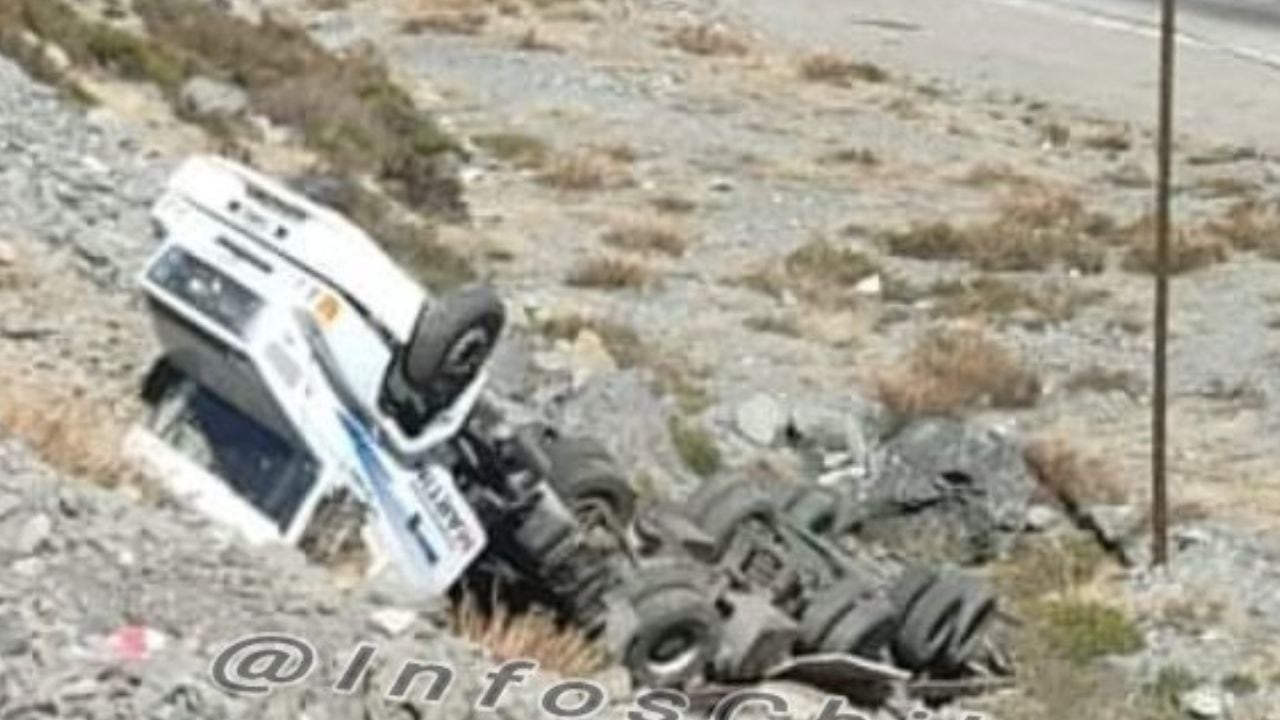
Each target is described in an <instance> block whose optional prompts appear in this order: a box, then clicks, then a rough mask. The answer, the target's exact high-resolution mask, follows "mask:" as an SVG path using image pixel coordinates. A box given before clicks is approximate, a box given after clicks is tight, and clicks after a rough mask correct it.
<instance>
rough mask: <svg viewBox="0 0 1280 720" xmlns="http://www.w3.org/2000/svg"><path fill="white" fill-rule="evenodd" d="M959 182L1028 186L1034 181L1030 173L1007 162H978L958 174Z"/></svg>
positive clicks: (985, 185)
mask: <svg viewBox="0 0 1280 720" xmlns="http://www.w3.org/2000/svg"><path fill="white" fill-rule="evenodd" d="M959 180H960V182H961V183H963V184H965V185H971V186H973V187H993V186H997V185H1005V186H1023V187H1026V186H1029V185H1030V184H1032V183H1034V182H1036V181H1035V180H1034V179H1033V178H1032V177H1031V176H1030V175H1027V174H1026V173H1024V172H1021V171H1019V170H1018V169H1016V168H1014V167H1013V166H1012V165H1010V164H1009V163H991V162H980V163H978V164H976V165H974V166H973V167H971V168H969V170H968V171H967V172H965V174H964V175H962V176H960V178H959Z"/></svg>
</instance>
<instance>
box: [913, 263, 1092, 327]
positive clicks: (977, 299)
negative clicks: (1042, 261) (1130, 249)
mask: <svg viewBox="0 0 1280 720" xmlns="http://www.w3.org/2000/svg"><path fill="white" fill-rule="evenodd" d="M925 294H927V295H928V296H929V297H931V298H933V299H934V301H935V307H934V314H935V315H938V316H942V317H996V316H1002V315H1012V314H1014V313H1018V312H1029V313H1033V314H1035V315H1036V316H1037V317H1039V318H1043V319H1044V320H1047V321H1049V322H1055V323H1058V322H1066V321H1069V320H1071V319H1073V318H1075V316H1076V313H1077V312H1079V311H1080V309H1081V308H1083V307H1086V306H1088V305H1092V304H1094V303H1097V302H1100V301H1102V300H1103V299H1104V298H1105V297H1106V296H1107V292H1106V291H1105V290H1097V291H1094V292H1089V291H1085V290H1081V289H1078V288H1075V287H1063V286H1060V285H1050V286H1048V287H1038V288H1036V289H1034V290H1031V289H1028V288H1026V287H1024V286H1022V285H1020V284H1018V283H1016V282H1013V281H1010V280H1005V279H1003V278H1000V277H996V276H991V275H982V276H980V277H977V278H973V279H970V280H961V281H942V282H939V283H937V284H935V285H934V286H933V287H931V288H929V289H928V290H927V291H926V293H925Z"/></svg>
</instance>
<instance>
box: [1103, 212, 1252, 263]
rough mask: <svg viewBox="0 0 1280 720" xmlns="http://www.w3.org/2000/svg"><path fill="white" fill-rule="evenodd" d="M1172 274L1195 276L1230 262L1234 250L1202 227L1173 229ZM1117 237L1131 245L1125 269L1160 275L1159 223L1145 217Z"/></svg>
mask: <svg viewBox="0 0 1280 720" xmlns="http://www.w3.org/2000/svg"><path fill="white" fill-rule="evenodd" d="M1169 235H1170V236H1169V272H1170V273H1171V274H1174V275H1180V274H1182V273H1188V272H1192V271H1193V270H1200V269H1202V268H1206V267H1209V266H1210V265H1216V264H1218V263H1222V262H1226V260H1227V258H1228V257H1229V256H1230V254H1231V253H1230V247H1229V246H1228V245H1227V243H1226V241H1224V240H1223V239H1222V238H1221V237H1219V236H1218V235H1215V234H1213V233H1211V232H1207V231H1205V229H1204V228H1200V227H1173V228H1171V232H1170V234H1169ZM1116 237H1117V238H1118V239H1120V240H1122V241H1124V242H1125V243H1126V244H1127V245H1128V249H1127V250H1126V251H1125V254H1124V260H1123V261H1122V262H1121V266H1122V267H1123V268H1124V269H1125V270H1129V271H1131V272H1144V273H1154V272H1155V271H1156V262H1157V258H1156V242H1155V220H1154V219H1153V218H1152V217H1151V216H1149V215H1148V216H1145V217H1142V218H1139V219H1138V220H1135V221H1134V222H1132V223H1130V224H1129V225H1128V226H1126V227H1124V228H1121V229H1120V230H1119V231H1118V232H1117V235H1116Z"/></svg>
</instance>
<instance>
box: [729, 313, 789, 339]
mask: <svg viewBox="0 0 1280 720" xmlns="http://www.w3.org/2000/svg"><path fill="white" fill-rule="evenodd" d="M742 324H743V326H744V327H746V328H747V329H748V330H753V331H755V332H759V333H768V334H770V335H780V336H782V337H790V338H798V337H800V336H801V335H803V332H802V331H801V329H800V323H799V321H797V320H796V318H794V317H792V316H790V315H752V316H750V317H748V318H747V319H745V320H743V321H742Z"/></svg>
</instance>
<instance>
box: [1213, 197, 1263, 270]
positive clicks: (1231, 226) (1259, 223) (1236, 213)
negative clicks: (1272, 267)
mask: <svg viewBox="0 0 1280 720" xmlns="http://www.w3.org/2000/svg"><path fill="white" fill-rule="evenodd" d="M1205 229H1206V230H1208V231H1209V232H1211V233H1213V234H1214V235H1217V236H1218V237H1220V238H1222V239H1223V240H1226V241H1227V242H1229V243H1231V246H1232V247H1234V248H1236V249H1237V250H1257V251H1258V252H1259V253H1261V254H1262V255H1263V256H1264V257H1268V258H1272V259H1280V203H1277V202H1275V201H1270V202H1267V201H1263V200H1258V199H1255V198H1250V199H1246V200H1240V201H1239V202H1236V203H1233V204H1232V205H1231V206H1230V207H1229V208H1227V210H1226V211H1225V212H1224V213H1223V214H1222V216H1221V217H1219V218H1216V219H1214V220H1210V221H1209V222H1208V223H1206V225H1205Z"/></svg>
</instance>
